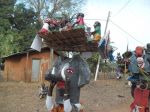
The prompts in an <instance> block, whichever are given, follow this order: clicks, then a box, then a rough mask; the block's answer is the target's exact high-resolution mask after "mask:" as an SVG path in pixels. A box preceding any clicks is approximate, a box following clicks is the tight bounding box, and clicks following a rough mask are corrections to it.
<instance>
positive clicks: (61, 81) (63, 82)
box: [46, 55, 90, 112]
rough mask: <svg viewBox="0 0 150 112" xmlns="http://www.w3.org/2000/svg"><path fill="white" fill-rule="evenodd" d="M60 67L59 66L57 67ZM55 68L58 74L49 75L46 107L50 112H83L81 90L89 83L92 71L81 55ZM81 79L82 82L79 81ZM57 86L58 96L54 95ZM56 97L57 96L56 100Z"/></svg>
mask: <svg viewBox="0 0 150 112" xmlns="http://www.w3.org/2000/svg"><path fill="white" fill-rule="evenodd" d="M57 65H59V66H57ZM57 65H56V66H55V69H56V73H55V74H51V73H48V74H47V75H48V77H47V78H46V80H48V81H50V87H49V93H48V95H47V99H46V106H47V109H48V111H49V112H83V106H82V105H81V103H80V101H79V100H80V89H81V88H82V87H83V86H84V85H85V84H87V83H89V76H90V71H89V67H88V65H87V64H86V63H85V62H84V61H83V59H82V58H81V57H80V55H75V56H73V58H71V59H67V60H64V61H62V62H61V63H59V64H57ZM79 79H80V80H79ZM55 85H56V95H52V92H53V88H54V86H55ZM54 96H56V98H55V100H54Z"/></svg>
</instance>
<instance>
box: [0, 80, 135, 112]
mask: <svg viewBox="0 0 150 112" xmlns="http://www.w3.org/2000/svg"><path fill="white" fill-rule="evenodd" d="M38 86H39V83H23V82H0V112H47V110H46V107H45V99H42V100H41V99H39V97H38ZM81 102H83V104H84V108H85V112H129V111H130V110H129V105H130V103H131V102H132V98H131V96H130V88H129V86H128V85H126V81H125V80H116V79H109V80H98V81H96V82H95V81H91V83H90V84H89V85H87V86H85V87H84V88H83V89H82V92H81Z"/></svg>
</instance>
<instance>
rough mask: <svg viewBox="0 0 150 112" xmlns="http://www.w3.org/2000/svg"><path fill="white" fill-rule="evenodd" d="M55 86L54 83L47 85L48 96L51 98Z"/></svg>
mask: <svg viewBox="0 0 150 112" xmlns="http://www.w3.org/2000/svg"><path fill="white" fill-rule="evenodd" d="M55 85H56V82H54V81H51V82H50V85H49V88H48V96H52V93H53V89H54V87H55Z"/></svg>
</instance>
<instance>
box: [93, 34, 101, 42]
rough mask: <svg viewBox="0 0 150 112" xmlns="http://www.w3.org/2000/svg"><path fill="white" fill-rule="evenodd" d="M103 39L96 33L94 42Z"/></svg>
mask: <svg viewBox="0 0 150 112" xmlns="http://www.w3.org/2000/svg"><path fill="white" fill-rule="evenodd" d="M100 39H101V36H100V35H99V34H98V33H96V34H95V35H94V39H93V40H94V41H99V40H100Z"/></svg>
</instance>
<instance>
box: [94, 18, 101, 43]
mask: <svg viewBox="0 0 150 112" xmlns="http://www.w3.org/2000/svg"><path fill="white" fill-rule="evenodd" d="M94 30H95V31H94V32H92V34H93V36H94V39H93V41H96V42H98V41H100V39H101V24H100V22H98V21H96V22H95V23H94Z"/></svg>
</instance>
